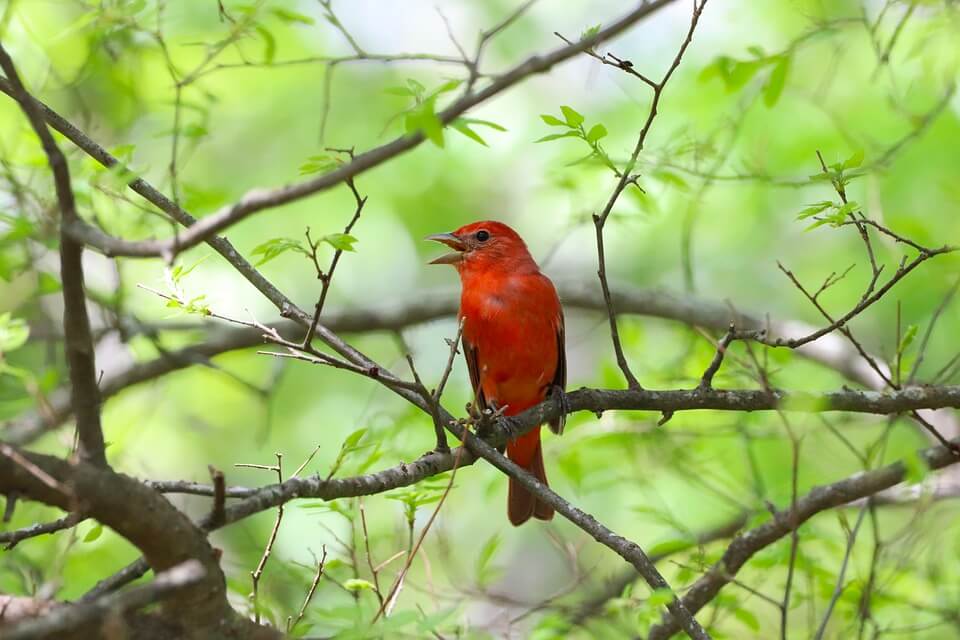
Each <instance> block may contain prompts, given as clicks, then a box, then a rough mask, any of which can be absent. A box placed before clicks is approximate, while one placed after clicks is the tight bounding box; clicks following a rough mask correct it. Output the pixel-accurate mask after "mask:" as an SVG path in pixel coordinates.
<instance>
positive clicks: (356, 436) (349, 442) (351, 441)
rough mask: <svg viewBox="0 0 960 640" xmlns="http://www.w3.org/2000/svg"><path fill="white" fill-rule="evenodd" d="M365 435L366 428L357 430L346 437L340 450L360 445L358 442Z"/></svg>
mask: <svg viewBox="0 0 960 640" xmlns="http://www.w3.org/2000/svg"><path fill="white" fill-rule="evenodd" d="M366 433H367V430H366V428H362V429H357V430H355V431H353V432H352V433H351V434H350V435H348V436H347V437H346V438H345V439H344V441H343V444H342V445H341V446H340V448H341V449H352V448H354V447H356V446H357V445H358V444H360V441H361V440H362V439H363V436H364V434H366Z"/></svg>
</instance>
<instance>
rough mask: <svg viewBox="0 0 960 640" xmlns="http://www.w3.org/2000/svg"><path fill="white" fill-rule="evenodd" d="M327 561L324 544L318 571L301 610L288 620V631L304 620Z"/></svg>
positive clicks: (318, 561) (314, 575) (318, 562)
mask: <svg viewBox="0 0 960 640" xmlns="http://www.w3.org/2000/svg"><path fill="white" fill-rule="evenodd" d="M326 562H327V545H323V548H322V551H321V554H320V559H319V560H317V571H316V573H314V574H313V581H312V582H311V583H310V589H308V590H307V596H306V597H305V598H304V599H303V604H302V605H301V606H300V611H298V612H297V617H296V618H294V619H293V621H291V620H289V619H288V620H287V633H290V632H291V631H293V630H294V629H295V628H296V626H297V625H298V624H299V623H300V621H301V620H303V616H304V615H305V614H306V613H307V607H309V606H310V601H311V600H313V594H314V593H316V592H317V585H319V584H320V578H322V577H323V567H324V565H325V564H326Z"/></svg>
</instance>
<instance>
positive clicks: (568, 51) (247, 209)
mask: <svg viewBox="0 0 960 640" xmlns="http://www.w3.org/2000/svg"><path fill="white" fill-rule="evenodd" d="M673 1H674V0H651V1H649V2H641V3H639V5H638V6H637V8H635V9H634V10H633V11H631V12H630V13H628V14H626V15H625V16H623V17H621V18H620V19H618V20H616V21H615V22H613V23H611V24H610V25H608V26H607V27H605V28H603V29H600V30H599V31H598V32H597V33H596V34H594V35H593V36H591V37H589V38H584V39H583V40H580V41H579V42H576V43H574V44H570V45H566V46H564V47H560V48H558V49H554V50H553V51H551V52H549V53H546V54H543V55H534V56H531V57H530V58H527V59H526V60H525V61H524V62H521V63H520V64H518V65H516V66H515V67H513V68H512V69H510V70H509V71H507V72H505V73H503V74H502V75H500V76H498V77H497V78H496V79H495V80H493V81H492V82H491V83H490V84H488V85H487V86H485V87H484V88H483V89H481V90H479V91H477V92H475V93H473V92H471V93H467V94H465V95H463V96H461V97H460V98H459V99H458V100H456V101H455V102H454V103H453V104H451V105H450V106H449V107H447V108H446V109H444V110H443V111H441V112H440V113H438V114H437V117H438V118H439V119H440V121H441V122H442V123H444V124H448V123H450V122H451V121H453V120H454V119H456V118H458V117H460V116H461V115H463V114H464V113H466V112H467V111H468V110H469V109H471V108H473V107H475V106H477V105H478V104H481V103H483V102H486V101H487V100H489V99H491V98H493V97H494V96H496V95H498V94H500V93H502V92H504V91H506V90H507V89H510V88H511V87H513V86H514V85H516V84H518V83H520V82H522V81H523V80H525V79H526V78H528V77H530V76H531V75H534V74H537V73H543V72H545V71H548V70H549V69H550V68H552V67H553V66H555V65H557V64H560V63H561V62H564V61H565V60H568V59H570V58H572V57H574V56H576V55H578V54H579V53H581V52H583V51H585V50H586V49H588V48H591V47H594V46H595V45H597V44H599V43H600V42H604V41H605V40H609V39H611V38H613V37H616V36H617V35H619V34H621V33H623V32H624V31H626V30H627V29H628V28H630V27H631V26H633V25H634V24H635V23H637V22H639V21H640V20H642V19H644V18H646V17H648V16H650V15H652V14H653V13H654V12H656V11H657V10H658V9H660V8H662V7H664V6H666V5H668V4H670V3H671V2H673ZM10 88H11V87H10V86H9V84H8V83H3V82H0V90H2V91H4V92H5V93H10ZM65 135H66V134H65ZM68 137H69V136H68ZM424 140H425V136H424V134H423V133H422V132H415V133H412V134H409V135H403V136H401V137H399V138H396V139H395V140H393V141H392V142H388V143H387V144H385V145H382V146H380V147H377V148H375V149H372V150H370V151H367V152H365V153H361V154H359V155H357V156H356V157H355V158H354V159H353V160H351V161H350V162H349V163H347V164H345V165H343V166H341V167H339V168H337V169H335V170H333V171H330V172H328V173H325V174H323V175H320V176H317V177H316V178H313V179H311V180H306V181H304V182H299V183H296V184H291V185H287V186H283V187H278V188H275V189H259V190H253V191H250V192H248V193H247V194H246V195H245V196H244V197H242V198H241V199H240V200H239V201H238V202H236V203H234V204H231V205H228V206H226V207H224V208H222V209H220V210H219V211H217V212H215V213H213V214H211V215H209V216H206V217H205V218H203V219H202V220H199V221H197V220H193V221H192V222H191V224H190V225H189V228H188V229H187V230H186V231H185V232H184V233H182V234H179V235H177V236H176V237H173V238H170V239H166V240H143V241H136V242H131V241H125V240H122V239H120V238H115V237H112V236H110V235H107V234H106V233H104V232H103V231H101V230H99V229H97V228H96V227H93V226H92V225H90V224H87V223H86V222H84V221H82V220H80V219H76V220H71V221H68V224H67V228H68V231H69V233H70V235H71V237H73V238H75V239H76V240H78V241H80V242H83V243H84V244H87V245H90V246H92V247H96V248H98V249H99V250H100V251H102V252H103V253H104V254H106V255H108V256H130V257H158V256H159V257H164V258H166V259H168V260H169V259H171V258H172V257H173V256H175V255H176V254H177V253H179V252H181V251H185V250H186V249H189V248H190V247H193V246H196V245H198V244H200V243H202V242H207V241H209V240H211V239H213V238H214V236H215V235H216V234H217V233H219V232H221V231H223V230H224V229H226V228H227V227H230V226H232V225H234V224H236V223H237V222H240V221H241V220H243V219H245V218H247V217H249V216H251V215H253V214H255V213H257V212H260V211H264V210H266V209H271V208H274V207H279V206H281V205H284V204H288V203H290V202H293V201H295V200H299V199H301V198H305V197H307V196H310V195H313V194H315V193H319V192H321V191H325V190H327V189H329V188H331V187H333V186H335V185H337V184H340V183H341V182H344V181H346V180H349V179H351V178H353V177H355V176H357V175H359V174H360V173H362V172H364V171H366V170H368V169H371V168H373V167H376V166H378V165H380V164H383V163H384V162H386V161H388V160H390V159H392V158H394V157H396V156H398V155H400V154H401V153H404V152H406V151H409V150H410V149H413V148H414V147H416V146H418V145H419V144H420V143H421V142H423V141H424ZM136 182H137V181H133V182H132V183H131V186H132V185H133V184H134V183H136ZM171 204H173V203H171ZM174 206H176V205H175V204H174ZM175 219H177V218H176V217H175ZM177 221H178V222H181V223H182V221H181V220H180V219H177Z"/></svg>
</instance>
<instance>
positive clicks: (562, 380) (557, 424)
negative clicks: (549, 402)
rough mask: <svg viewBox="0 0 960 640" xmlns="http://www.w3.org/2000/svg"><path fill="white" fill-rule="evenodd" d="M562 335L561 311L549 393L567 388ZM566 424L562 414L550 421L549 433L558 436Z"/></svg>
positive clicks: (563, 338) (565, 352)
mask: <svg viewBox="0 0 960 640" xmlns="http://www.w3.org/2000/svg"><path fill="white" fill-rule="evenodd" d="M564 333H565V332H564V328H563V311H561V312H560V322H559V323H557V371H556V373H554V374H553V383H552V387H551V389H550V392H553V391H554V390H555V389H559V390H560V391H561V392H563V391H565V390H566V388H567V350H566V339H565V337H564ZM564 404H566V403H564ZM566 423H567V414H565V413H564V414H563V415H561V416H560V417H559V418H557V419H556V420H551V421H550V431H553V432H554V433H556V434H557V435H560V434H562V433H563V427H564V425H565V424H566Z"/></svg>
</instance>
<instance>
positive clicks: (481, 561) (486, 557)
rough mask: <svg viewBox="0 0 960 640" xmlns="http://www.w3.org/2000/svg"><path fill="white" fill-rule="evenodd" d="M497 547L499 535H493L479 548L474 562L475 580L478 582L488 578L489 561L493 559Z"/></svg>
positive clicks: (498, 545)
mask: <svg viewBox="0 0 960 640" xmlns="http://www.w3.org/2000/svg"><path fill="white" fill-rule="evenodd" d="M499 547H500V535H499V534H496V533H495V534H493V535H492V536H490V538H489V539H488V540H487V541H486V542H485V543H484V545H483V546H482V547H481V548H480V553H479V554H478V555H477V562H476V573H477V579H478V580H480V582H485V581H486V580H485V578H486V577H487V576H488V574H489V570H490V560H492V559H493V556H494V554H495V553H496V552H497V549H498V548H499Z"/></svg>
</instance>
